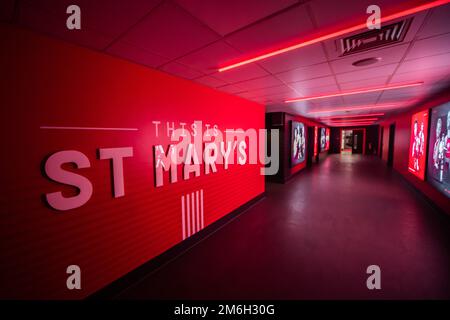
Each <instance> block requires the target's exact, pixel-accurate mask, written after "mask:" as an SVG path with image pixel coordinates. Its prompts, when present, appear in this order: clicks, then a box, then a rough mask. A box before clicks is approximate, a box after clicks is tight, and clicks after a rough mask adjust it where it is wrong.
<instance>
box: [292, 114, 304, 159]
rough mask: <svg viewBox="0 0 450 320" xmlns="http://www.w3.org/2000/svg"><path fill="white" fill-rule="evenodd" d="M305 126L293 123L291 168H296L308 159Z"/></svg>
mask: <svg viewBox="0 0 450 320" xmlns="http://www.w3.org/2000/svg"><path fill="white" fill-rule="evenodd" d="M305 133H306V132H305V125H304V124H303V123H301V122H297V121H291V167H293V166H296V165H298V164H300V163H302V162H303V161H305V158H306V135H305Z"/></svg>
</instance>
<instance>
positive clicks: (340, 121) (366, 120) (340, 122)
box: [326, 120, 376, 123]
mask: <svg viewBox="0 0 450 320" xmlns="http://www.w3.org/2000/svg"><path fill="white" fill-rule="evenodd" d="M375 121H376V120H364V121H334V122H326V123H363V122H364V123H365V122H375Z"/></svg>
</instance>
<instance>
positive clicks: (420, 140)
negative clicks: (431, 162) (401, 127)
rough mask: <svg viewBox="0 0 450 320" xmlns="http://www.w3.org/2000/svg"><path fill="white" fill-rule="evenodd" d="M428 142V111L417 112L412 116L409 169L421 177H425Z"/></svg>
mask: <svg viewBox="0 0 450 320" xmlns="http://www.w3.org/2000/svg"><path fill="white" fill-rule="evenodd" d="M427 142H428V111H427V110H426V111H421V112H417V113H415V114H414V115H413V116H412V118H411V135H410V142H409V161H408V170H409V172H411V173H412V174H414V175H415V176H416V177H418V178H419V179H421V180H423V179H424V178H425V162H426V152H427Z"/></svg>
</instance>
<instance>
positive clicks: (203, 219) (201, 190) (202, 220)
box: [200, 189, 205, 229]
mask: <svg viewBox="0 0 450 320" xmlns="http://www.w3.org/2000/svg"><path fill="white" fill-rule="evenodd" d="M200 213H201V222H202V229H203V228H204V227H205V217H204V215H203V189H200Z"/></svg>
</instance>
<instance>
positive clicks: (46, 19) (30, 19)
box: [18, 1, 114, 50]
mask: <svg viewBox="0 0 450 320" xmlns="http://www.w3.org/2000/svg"><path fill="white" fill-rule="evenodd" d="M20 4H21V6H20V10H19V18H18V19H19V24H20V25H22V26H25V27H28V28H31V29H33V30H35V31H38V32H42V33H44V34H47V35H51V36H54V37H57V38H58V39H62V40H65V41H69V42H73V43H76V44H78V45H82V46H86V47H89V48H92V49H95V50H102V49H103V48H105V47H106V46H107V45H109V44H110V43H111V42H112V41H113V40H114V37H113V36H111V35H105V34H102V33H100V32H98V31H96V30H93V29H90V28H89V27H88V26H85V25H84V24H82V26H81V30H76V31H75V30H69V29H67V27H66V18H67V15H66V14H65V12H66V9H65V8H63V11H62V12H63V14H55V13H54V12H53V11H51V10H44V9H43V8H46V7H44V6H43V7H40V6H37V3H36V2H34V3H33V2H28V1H24V2H20Z"/></svg>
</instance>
